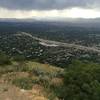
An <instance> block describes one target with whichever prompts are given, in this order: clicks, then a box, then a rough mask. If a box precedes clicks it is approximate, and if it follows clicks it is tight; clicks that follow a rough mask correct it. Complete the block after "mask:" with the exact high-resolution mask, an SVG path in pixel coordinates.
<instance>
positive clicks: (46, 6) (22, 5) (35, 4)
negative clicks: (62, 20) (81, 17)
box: [0, 0, 100, 10]
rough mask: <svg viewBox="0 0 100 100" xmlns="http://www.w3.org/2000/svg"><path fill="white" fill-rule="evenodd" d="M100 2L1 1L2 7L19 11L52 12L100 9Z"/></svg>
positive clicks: (79, 0)
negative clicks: (77, 8)
mask: <svg viewBox="0 0 100 100" xmlns="http://www.w3.org/2000/svg"><path fill="white" fill-rule="evenodd" d="M99 4H100V0H0V7H2V8H7V9H13V10H15V9H19V10H32V9H34V10H51V9H65V8H70V7H82V8H91V7H99V6H100V5H99Z"/></svg>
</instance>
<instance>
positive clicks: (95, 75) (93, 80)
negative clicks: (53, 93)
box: [60, 61, 100, 100]
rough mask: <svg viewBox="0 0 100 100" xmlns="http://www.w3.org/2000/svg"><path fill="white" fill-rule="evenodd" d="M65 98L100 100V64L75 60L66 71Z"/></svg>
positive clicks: (72, 99)
mask: <svg viewBox="0 0 100 100" xmlns="http://www.w3.org/2000/svg"><path fill="white" fill-rule="evenodd" d="M63 87H64V88H63V89H62V90H61V91H60V92H61V93H60V97H62V98H63V99H64V100H100V65H99V64H94V63H82V62H80V61H73V62H72V64H71V65H69V67H68V69H66V71H65V75H64V86H63Z"/></svg>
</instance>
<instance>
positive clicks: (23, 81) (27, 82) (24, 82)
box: [12, 77, 33, 90]
mask: <svg viewBox="0 0 100 100" xmlns="http://www.w3.org/2000/svg"><path fill="white" fill-rule="evenodd" d="M12 83H13V84H14V85H16V86H17V87H19V88H21V89H26V90H29V89H32V86H33V80H32V79H30V78H28V77H27V78H19V79H14V80H13V82H12Z"/></svg>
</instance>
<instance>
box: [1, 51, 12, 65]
mask: <svg viewBox="0 0 100 100" xmlns="http://www.w3.org/2000/svg"><path fill="white" fill-rule="evenodd" d="M8 64H11V61H10V58H9V57H8V56H7V55H6V54H4V53H0V65H8Z"/></svg>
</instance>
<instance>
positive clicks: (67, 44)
mask: <svg viewBox="0 0 100 100" xmlns="http://www.w3.org/2000/svg"><path fill="white" fill-rule="evenodd" d="M22 34H23V35H26V36H29V37H31V38H33V39H35V40H38V41H40V42H41V43H44V44H47V46H48V45H49V46H50V45H51V46H52V45H53V46H62V47H67V48H75V49H77V50H84V51H93V52H96V53H98V54H100V50H98V49H97V48H94V47H86V46H82V45H77V44H70V43H63V42H58V41H51V40H46V39H41V38H38V37H34V36H33V35H31V34H29V33H25V32H22Z"/></svg>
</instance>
